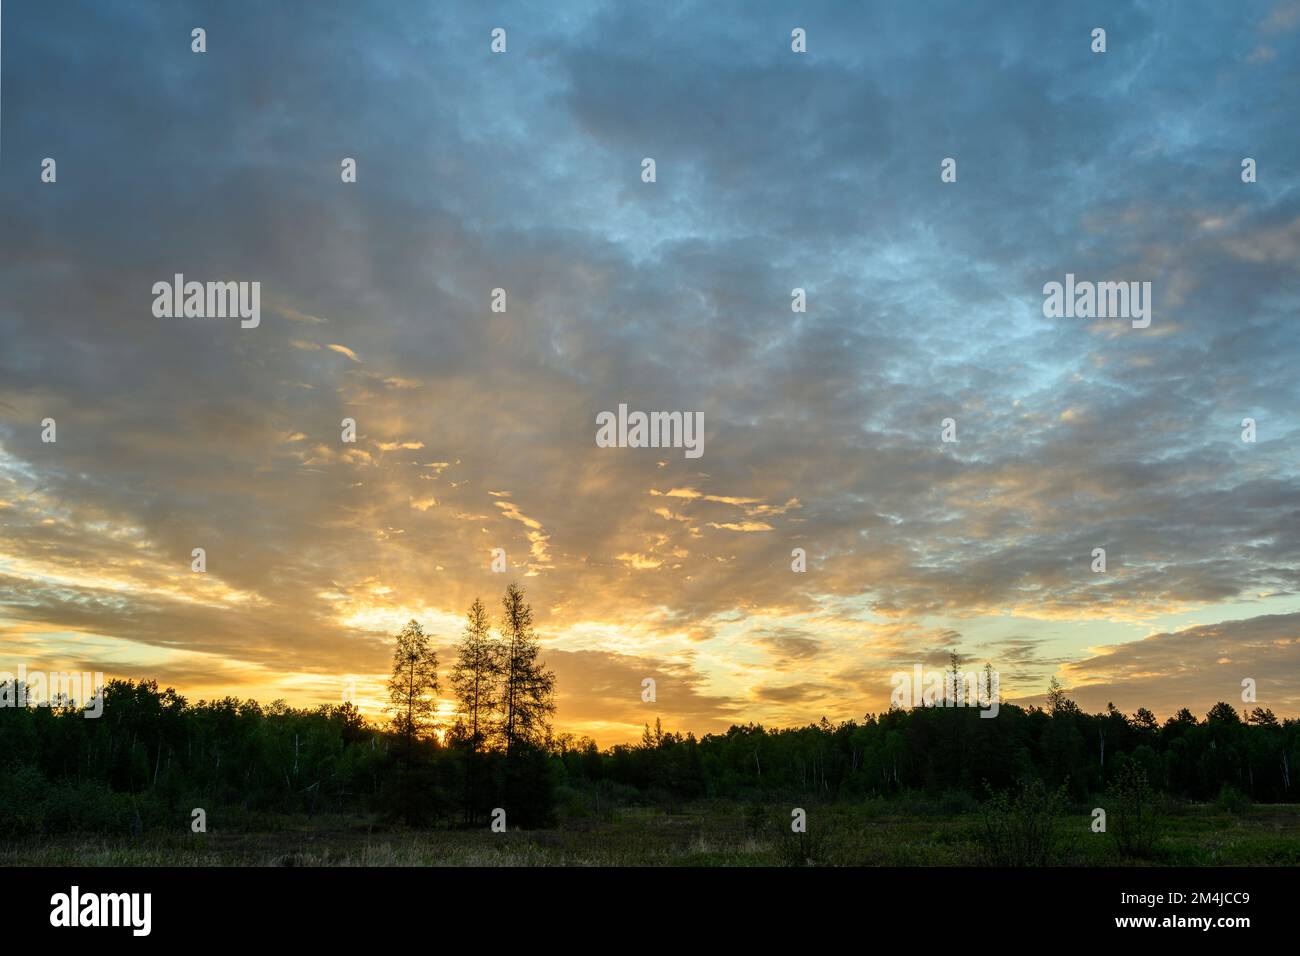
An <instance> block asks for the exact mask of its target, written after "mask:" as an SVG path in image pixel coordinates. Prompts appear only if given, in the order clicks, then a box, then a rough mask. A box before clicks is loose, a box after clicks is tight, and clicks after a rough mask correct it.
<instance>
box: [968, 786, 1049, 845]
mask: <svg viewBox="0 0 1300 956" xmlns="http://www.w3.org/2000/svg"><path fill="white" fill-rule="evenodd" d="M986 790H987V793H988V798H987V799H986V800H985V801H984V804H983V806H981V807H980V822H979V829H978V840H979V847H980V851H981V854H982V856H983V858H984V862H985V863H987V864H988V865H990V866H1049V865H1052V864H1055V863H1059V862H1060V858H1059V851H1060V848H1061V843H1062V832H1061V813H1062V811H1063V809H1064V807H1065V794H1066V787H1065V785H1062V786H1060V787H1059V788H1057V789H1056V790H1052V789H1050V788H1048V787H1047V786H1046V785H1045V784H1044V783H1043V782H1042V781H1041V780H1027V781H1021V782H1020V783H1019V784H1018V785H1017V786H1016V787H1015V788H1013V789H1007V790H994V789H993V788H992V787H989V786H987V785H986Z"/></svg>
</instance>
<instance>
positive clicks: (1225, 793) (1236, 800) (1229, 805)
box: [1214, 783, 1250, 815]
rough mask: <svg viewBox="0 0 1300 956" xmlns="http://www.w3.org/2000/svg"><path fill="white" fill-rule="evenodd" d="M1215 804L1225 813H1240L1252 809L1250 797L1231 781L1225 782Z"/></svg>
mask: <svg viewBox="0 0 1300 956" xmlns="http://www.w3.org/2000/svg"><path fill="white" fill-rule="evenodd" d="M1214 805H1215V806H1216V807H1218V808H1219V809H1220V810H1222V811H1223V812H1224V813H1231V814H1234V815H1240V814H1242V813H1245V812H1246V811H1248V810H1249V809H1250V797H1248V796H1246V795H1245V794H1244V793H1242V792H1241V791H1240V790H1238V789H1237V788H1236V787H1234V786H1233V785H1232V784H1230V783H1225V784H1224V785H1223V787H1222V789H1220V790H1219V796H1218V799H1216V800H1215V801H1214Z"/></svg>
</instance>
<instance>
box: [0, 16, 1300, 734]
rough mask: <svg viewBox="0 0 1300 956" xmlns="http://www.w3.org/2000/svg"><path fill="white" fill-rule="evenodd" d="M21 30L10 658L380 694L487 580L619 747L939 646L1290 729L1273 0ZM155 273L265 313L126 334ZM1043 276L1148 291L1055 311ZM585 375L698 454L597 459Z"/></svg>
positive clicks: (1287, 94)
mask: <svg viewBox="0 0 1300 956" xmlns="http://www.w3.org/2000/svg"><path fill="white" fill-rule="evenodd" d="M2 23H3V35H2V37H0V51H2V52H0V56H2V61H0V670H7V671H17V668H18V666H19V665H23V666H25V667H26V668H27V669H28V671H29V672H30V671H36V670H78V671H97V672H104V673H105V674H106V675H108V676H110V677H112V676H117V677H130V678H135V679H142V678H149V679H156V680H157V681H158V682H159V684H160V685H162V686H174V687H176V688H177V689H178V691H180V692H181V693H182V694H184V695H186V696H187V697H189V698H191V699H199V698H209V699H211V698H214V697H224V696H226V695H233V696H236V697H239V698H248V697H253V698H257V699H259V700H262V701H270V700H272V699H276V698H282V699H285V700H287V701H288V702H289V703H291V704H294V705H302V706H306V705H314V704H317V703H337V702H339V701H340V700H341V699H343V697H344V696H351V697H352V698H354V699H356V700H357V701H358V702H360V703H361V704H362V706H363V709H364V711H365V712H366V713H367V714H368V715H370V716H372V717H375V718H376V719H378V718H381V717H382V716H383V714H382V709H381V708H382V698H383V682H384V679H385V677H386V674H387V670H388V667H389V659H390V656H391V649H392V638H393V635H394V634H395V633H396V631H397V630H399V629H400V628H401V626H402V625H403V624H404V623H405V622H406V621H407V620H408V619H411V618H415V619H417V620H419V621H420V622H421V623H422V625H423V626H424V628H425V630H426V631H427V632H429V633H430V634H432V635H433V638H434V643H435V645H436V646H437V648H438V649H439V653H440V658H441V660H442V665H443V671H444V674H445V671H446V670H447V668H448V665H449V663H450V661H451V659H452V657H453V648H454V645H455V642H456V640H457V639H458V637H459V632H460V629H461V627H462V624H463V619H464V612H465V610H466V608H467V607H468V605H469V604H470V602H471V601H472V600H473V599H474V598H475V597H476V596H477V597H481V598H483V600H484V602H485V603H486V604H487V605H488V606H489V609H490V610H491V611H492V612H493V614H494V615H495V613H496V612H497V610H498V609H499V606H500V597H501V594H502V592H503V591H504V590H505V585H506V584H507V583H508V582H509V581H512V580H513V581H517V582H518V583H519V584H520V585H521V586H522V587H523V588H524V589H525V592H526V597H527V599H528V600H529V602H530V603H531V604H532V606H533V608H534V611H535V614H536V621H537V629H538V634H539V637H540V638H541V642H542V648H543V657H544V658H545V659H546V661H547V663H548V664H549V665H550V667H551V668H552V669H553V670H554V671H555V673H556V675H557V691H558V695H557V704H558V709H557V712H556V715H555V722H556V727H557V730H558V731H562V732H568V733H572V734H574V735H576V736H584V735H585V736H590V737H592V738H594V739H595V740H597V741H598V742H600V743H601V744H602V745H604V744H612V743H617V742H621V741H626V740H632V739H635V738H637V737H638V736H639V734H640V731H641V727H642V725H643V724H644V723H646V722H647V721H648V722H650V723H653V721H654V720H655V719H656V718H661V719H662V721H663V725H664V727H665V729H673V730H683V731H686V730H689V731H692V732H694V733H696V734H703V733H709V732H717V731H721V730H725V728H726V727H727V726H729V725H730V724H732V723H736V722H739V723H746V722H749V721H754V722H761V723H764V724H767V725H783V726H784V725H802V724H807V723H809V722H813V721H817V720H820V719H821V718H822V717H826V718H828V719H830V720H832V721H839V720H846V719H850V718H856V719H860V718H861V717H862V716H863V715H864V714H865V713H868V712H871V713H878V712H880V711H882V710H884V709H886V708H887V707H888V706H889V700H890V694H891V689H892V685H891V682H890V676H891V675H892V674H894V673H896V672H898V671H909V672H910V671H911V670H912V668H913V667H914V665H917V664H920V665H922V666H923V667H924V668H927V669H929V668H941V667H943V666H945V665H946V663H947V661H948V657H949V654H950V653H953V652H955V653H957V654H959V655H960V658H961V660H962V661H965V662H968V663H969V666H970V667H971V668H972V669H973V668H976V667H978V668H981V669H982V668H983V666H984V664H985V662H988V663H989V664H991V665H992V666H993V667H994V669H995V670H997V672H998V673H999V675H1000V685H1001V692H1002V695H1003V697H1004V698H1005V699H1007V700H1013V701H1018V702H1022V703H1041V701H1042V698H1043V694H1044V692H1045V690H1046V688H1047V684H1048V681H1049V680H1050V678H1052V677H1053V676H1055V677H1056V678H1057V679H1059V680H1060V681H1061V683H1062V684H1063V685H1064V686H1066V687H1067V688H1069V692H1070V696H1071V697H1072V698H1073V699H1075V700H1076V701H1077V702H1078V703H1079V704H1080V705H1081V706H1083V707H1085V708H1086V709H1090V710H1100V709H1102V708H1104V707H1105V706H1106V705H1107V703H1110V702H1113V703H1114V704H1115V705H1116V706H1117V707H1119V708H1120V709H1121V710H1123V711H1125V712H1128V713H1131V712H1133V711H1135V710H1136V709H1137V708H1138V707H1147V708H1149V709H1151V710H1152V711H1154V712H1155V713H1156V714H1157V715H1158V716H1160V717H1165V716H1168V715H1170V714H1172V713H1173V712H1175V711H1176V710H1177V709H1179V708H1181V707H1184V706H1185V707H1189V708H1191V709H1192V711H1193V712H1194V713H1197V714H1201V715H1203V714H1204V713H1205V711H1206V710H1208V709H1209V707H1210V706H1211V705H1213V704H1214V703H1215V702H1216V701H1219V700H1225V701H1228V702H1230V703H1232V704H1234V705H1235V706H1237V707H1238V708H1239V709H1241V708H1243V707H1245V706H1254V704H1249V705H1244V704H1243V703H1242V696H1241V695H1242V681H1243V680H1245V679H1250V680H1253V681H1255V682H1256V686H1257V695H1258V698H1257V703H1258V705H1259V706H1265V707H1269V708H1271V709H1272V710H1273V711H1274V712H1275V713H1276V714H1278V715H1279V716H1284V715H1285V716H1300V601H1298V600H1297V589H1298V588H1300V485H1298V484H1297V479H1298V478H1300V457H1298V456H1297V453H1296V443H1297V440H1300V418H1297V408H1298V401H1297V400H1298V399H1300V387H1298V386H1297V364H1298V361H1300V337H1298V336H1297V305H1298V304H1300V282H1298V280H1300V122H1297V119H1298V115H1297V114H1298V109H1297V107H1298V105H1300V2H1296V0H1280V2H1279V0H1269V2H1255V0H1245V2H1241V3H1235V4H1218V3H1191V2H1182V0H1171V2H1138V3H1132V4H1128V3H1126V4H1088V5H1082V4H1064V3H1042V2H1012V3H1005V2H999V3H973V2H969V0H962V2H951V3H940V2H934V3H929V2H928V3H925V4H902V3H894V2H883V0H881V2H875V0H873V2H864V3H855V4H847V3H842V2H835V3H767V2H754V0H743V2H725V0H724V2H708V3H680V2H665V3H655V4H639V3H628V2H568V0H564V2H558V3H548V4H539V3H517V4H494V3H483V2H473V3H469V2H465V3H459V2H438V3H429V2H397V0H394V2H383V3H379V2H351V3H339V2H332V0H321V2H312V3H293V2H277V3H263V2H244V0H226V2H222V3H220V4H215V3H204V4H200V3H190V2H176V0H167V2H161V0H160V2H140V3H134V4H131V5H126V4H103V3H91V2H58V3H42V2H35V0H6V2H4V5H3V21H2ZM195 27H202V28H203V29H204V30H206V52H204V53H195V52H193V51H192V49H191V42H192V40H191V31H192V29H194V28H195ZM497 27H500V28H502V29H504V30H505V31H506V44H507V45H506V51H505V52H504V53H494V52H493V51H492V50H491V42H492V38H491V33H492V31H493V29H494V28H497ZM1097 27H1101V28H1103V29H1105V30H1106V51H1105V52H1104V53H1094V52H1093V50H1092V45H1093V39H1092V31H1093V30H1094V28H1097ZM795 28H800V29H803V30H804V31H806V48H807V52H805V53H796V52H794V51H793V50H792V48H791V47H792V40H791V31H792V30H794V29H795ZM47 157H48V158H52V159H54V160H55V161H56V180H55V181H54V182H43V181H42V160H43V159H45V158H47ZM1247 157H1249V158H1252V159H1254V160H1255V164H1256V171H1257V172H1256V177H1257V178H1256V181H1255V182H1251V183H1247V182H1243V176H1242V160H1243V159H1244V158H1247ZM344 158H352V159H354V160H355V161H356V170H357V175H356V182H348V183H345V182H343V181H342V176H341V163H342V161H343V159H344ZM645 158H653V159H654V161H655V181H654V182H645V181H644V180H643V164H642V161H643V160H644V159H645ZM946 158H952V159H954V160H955V161H956V173H957V176H956V181H955V182H944V181H942V179H941V175H940V173H941V162H942V161H943V160H944V159H946ZM176 273H182V274H183V275H184V276H185V277H186V278H187V279H192V280H198V281H218V280H220V281H249V282H251V281H257V282H259V283H260V294H261V299H260V308H261V315H260V324H259V325H258V326H257V327H256V328H242V327H241V323H240V322H239V321H238V320H237V319H230V318H226V319H222V318H196V317H188V318H187V317H162V318H160V317H156V316H155V315H154V312H153V309H152V306H153V302H154V295H153V293H152V291H151V289H152V287H153V285H154V283H156V282H159V281H166V282H170V281H171V279H172V277H173V275H174V274H176ZM1067 274H1071V275H1074V276H1076V277H1077V278H1078V279H1080V280H1091V281H1138V282H1150V283H1151V287H1150V288H1151V302H1152V309H1151V323H1150V326H1149V327H1147V328H1134V327H1133V325H1132V323H1131V322H1130V321H1129V320H1128V319H1127V318H1091V319H1090V318H1079V317H1069V318H1049V317H1047V316H1045V314H1044V309H1043V305H1044V291H1043V287H1044V285H1045V284H1046V283H1049V282H1053V281H1055V282H1063V281H1064V280H1065V276H1066V275H1067ZM497 288H499V289H503V290H505V293H506V308H505V311H504V312H494V311H493V310H492V308H491V304H492V295H493V293H492V290H493V289H497ZM794 289H803V290H805V294H806V303H807V304H806V311H804V312H795V311H793V308H792V290H794ZM620 404H625V405H627V406H628V408H629V409H631V410H642V411H646V412H649V411H681V412H685V413H701V414H702V415H703V421H704V445H703V454H702V455H701V456H700V457H699V458H690V457H687V456H686V455H685V454H684V452H683V449H681V448H630V447H622V448H619V447H614V448H610V447H598V445H597V442H596V431H597V428H596V417H597V416H598V415H599V414H600V413H601V412H602V411H616V410H617V408H618V406H619V405H620ZM47 418H52V419H54V420H55V423H56V440H55V441H53V442H49V441H43V440H42V433H43V426H42V422H43V421H44V420H45V419H47ZM345 418H352V419H354V420H355V422H356V441H355V442H344V441H343V440H342V429H341V423H342V420H343V419H345ZM1245 418H1251V419H1253V420H1254V421H1255V423H1256V426H1255V427H1256V436H1255V441H1253V442H1249V441H1244V440H1243V427H1242V421H1243V419H1245ZM945 419H952V422H953V423H954V426H955V436H956V439H957V440H956V441H952V442H946V441H943V440H942V439H943V435H942V423H943V422H944V420H945ZM197 547H201V548H203V549H204V550H205V553H206V561H207V570H206V572H204V573H196V572H194V571H193V570H192V569H191V562H192V558H191V554H192V549H194V548H197ZM494 548H500V549H503V551H504V552H505V556H506V562H507V570H506V572H505V573H499V572H496V571H494V570H493V569H492V558H493V549H494ZM796 548H802V549H804V552H805V553H806V556H807V565H806V571H804V572H802V573H801V572H797V571H795V570H793V564H794V559H793V557H792V552H793V551H794V549H796ZM1096 548H1104V549H1105V552H1106V570H1105V571H1104V572H1099V571H1094V570H1093V567H1094V563H1095V562H1094V555H1093V551H1094V549H1096ZM646 678H650V679H653V680H654V681H655V689H656V694H655V696H656V699H655V700H654V701H653V702H647V701H644V700H643V699H642V696H643V695H642V682H643V681H644V680H645V679H646ZM452 709H453V708H452V705H451V703H450V702H447V703H446V704H444V706H443V707H442V712H443V716H444V718H448V717H449V716H450V714H451V712H452Z"/></svg>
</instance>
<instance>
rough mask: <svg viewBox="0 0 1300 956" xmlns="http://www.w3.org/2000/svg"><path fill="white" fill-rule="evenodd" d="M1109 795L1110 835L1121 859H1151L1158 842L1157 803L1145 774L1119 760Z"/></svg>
mask: <svg viewBox="0 0 1300 956" xmlns="http://www.w3.org/2000/svg"><path fill="white" fill-rule="evenodd" d="M1108 796H1109V797H1110V800H1111V802H1112V812H1111V814H1110V822H1111V827H1110V832H1112V833H1113V834H1114V835H1115V846H1116V847H1117V848H1118V849H1119V853H1120V856H1123V857H1128V858H1143V857H1149V856H1152V855H1153V854H1154V853H1155V851H1156V847H1157V845H1158V844H1159V842H1160V801H1159V800H1157V799H1156V794H1155V791H1153V790H1152V789H1151V784H1150V783H1149V782H1148V781H1147V774H1146V771H1145V770H1142V769H1140V768H1139V767H1138V765H1137V764H1135V763H1134V762H1133V761H1131V760H1121V761H1120V762H1119V767H1118V772H1117V773H1116V774H1115V779H1114V780H1113V781H1111V785H1110V789H1109V790H1108Z"/></svg>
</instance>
